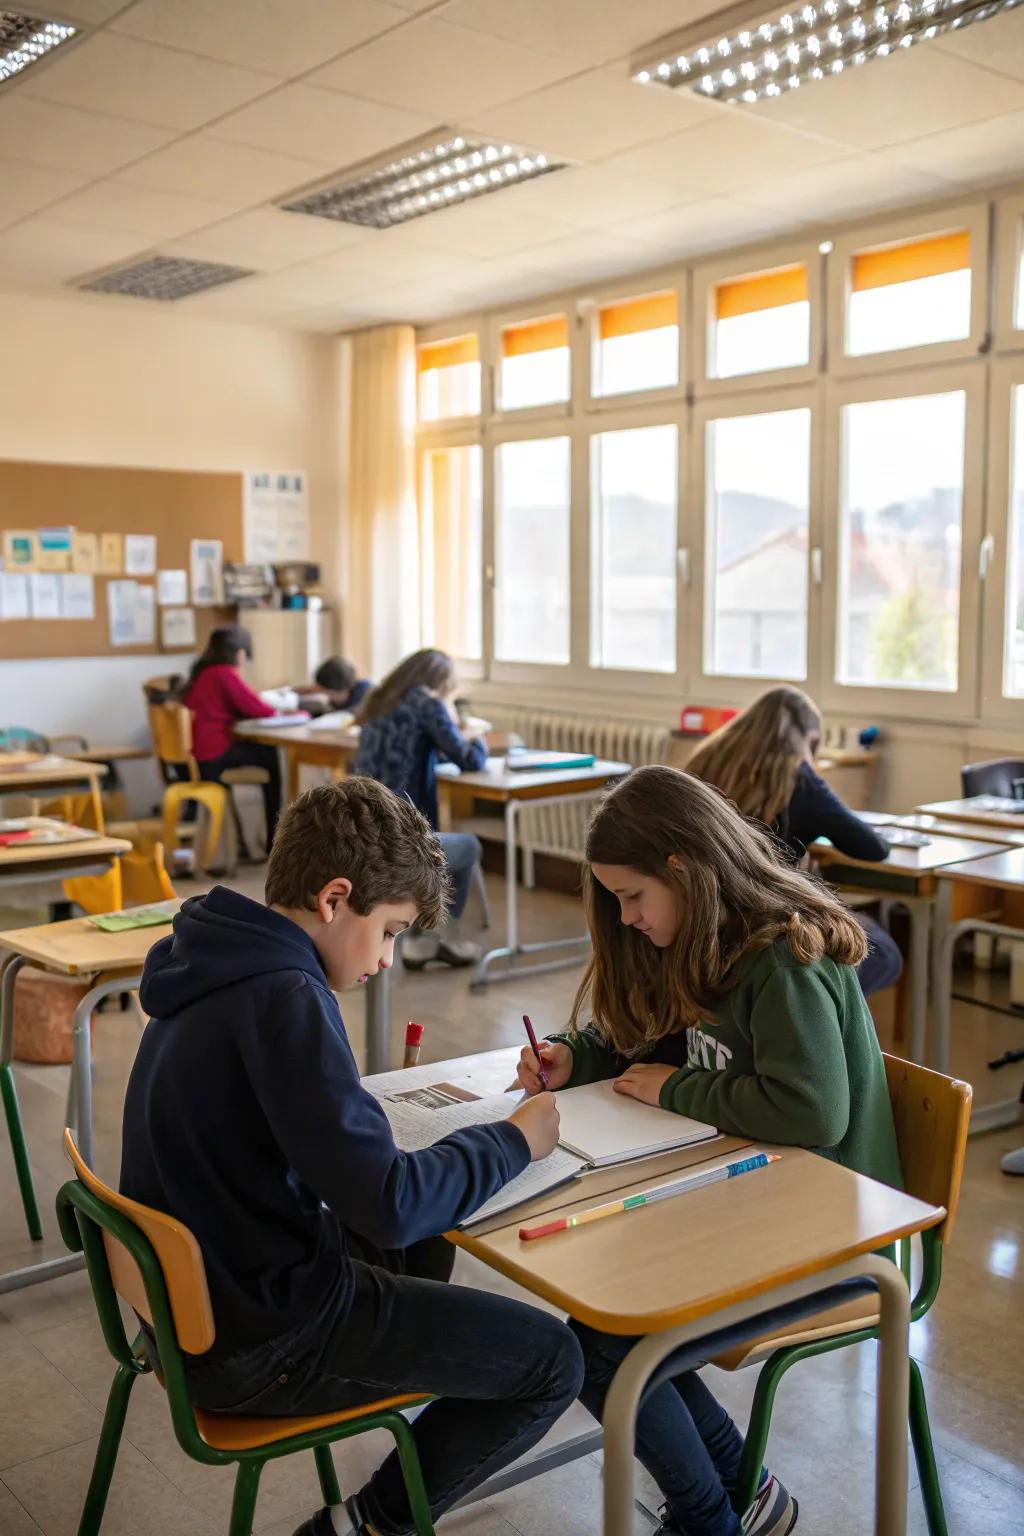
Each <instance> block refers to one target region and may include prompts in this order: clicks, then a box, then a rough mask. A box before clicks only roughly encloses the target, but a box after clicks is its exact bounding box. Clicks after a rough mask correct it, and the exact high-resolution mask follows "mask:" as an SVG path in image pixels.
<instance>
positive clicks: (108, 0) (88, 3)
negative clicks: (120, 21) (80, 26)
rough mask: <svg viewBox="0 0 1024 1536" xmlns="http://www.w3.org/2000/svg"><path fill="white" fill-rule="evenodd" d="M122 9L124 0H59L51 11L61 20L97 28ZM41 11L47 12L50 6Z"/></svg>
mask: <svg viewBox="0 0 1024 1536" xmlns="http://www.w3.org/2000/svg"><path fill="white" fill-rule="evenodd" d="M124 8H125V0H60V3H59V4H57V5H54V7H53V10H54V11H56V13H57V14H58V15H59V16H60V17H61V19H62V20H66V21H82V22H86V23H88V24H89V25H90V26H94V27H98V26H99V25H100V24H101V23H102V22H104V21H109V20H110V18H111V16H113V15H115V14H116V13H117V12H118V11H123V10H124ZM43 9H44V10H45V11H47V12H49V10H50V6H49V5H45V6H44V7H43Z"/></svg>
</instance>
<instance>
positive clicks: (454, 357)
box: [416, 333, 480, 373]
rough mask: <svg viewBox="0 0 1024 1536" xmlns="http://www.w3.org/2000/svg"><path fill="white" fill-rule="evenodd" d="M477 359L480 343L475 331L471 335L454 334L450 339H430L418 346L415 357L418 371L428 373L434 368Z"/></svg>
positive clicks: (454, 366)
mask: <svg viewBox="0 0 1024 1536" xmlns="http://www.w3.org/2000/svg"><path fill="white" fill-rule="evenodd" d="M479 361H480V343H479V340H478V338H477V336H476V334H475V333H474V334H473V335H471V336H455V337H453V338H452V340H451V341H432V342H430V343H428V345H427V346H425V347H420V349H419V352H418V354H417V359H416V362H417V367H418V368H419V371H420V373H429V372H431V370H432V369H434V368H456V367H457V366H458V365H459V363H478V362H479Z"/></svg>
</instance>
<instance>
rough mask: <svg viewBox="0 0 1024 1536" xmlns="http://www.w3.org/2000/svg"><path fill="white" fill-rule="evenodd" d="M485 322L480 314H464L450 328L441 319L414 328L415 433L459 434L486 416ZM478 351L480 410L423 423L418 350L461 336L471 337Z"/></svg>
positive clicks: (450, 323)
mask: <svg viewBox="0 0 1024 1536" xmlns="http://www.w3.org/2000/svg"><path fill="white" fill-rule="evenodd" d="M485 328H486V321H485V318H484V316H483V315H464V316H462V317H461V318H460V319H459V320H458V322H457V323H456V324H455V325H453V324H452V322H451V321H450V320H441V321H439V322H438V323H437V324H436V325H426V326H423V327H422V329H421V328H420V327H417V328H416V433H417V437H418V436H419V435H420V434H423V435H424V436H425V435H426V434H427V433H430V432H448V431H459V430H461V429H462V428H463V427H465V426H467V425H473V426H477V425H478V424H479V422H480V421H482V419H483V418H484V417H485V416H486V415H487V354H486V350H485ZM474 333H475V335H476V339H477V347H478V349H479V352H480V363H479V367H480V409H479V411H468V412H467V413H466V414H465V415H462V416H438V417H436V418H434V419H433V420H432V421H424V420H423V419H422V418H421V416H420V349H421V348H422V347H431V346H436V344H437V343H438V342H439V341H457V340H458V339H459V338H460V337H461V336H469V335H472V334H474Z"/></svg>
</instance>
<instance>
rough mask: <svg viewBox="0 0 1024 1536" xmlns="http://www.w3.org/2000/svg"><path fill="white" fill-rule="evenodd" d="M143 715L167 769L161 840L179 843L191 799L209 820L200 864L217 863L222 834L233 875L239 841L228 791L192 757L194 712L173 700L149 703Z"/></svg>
mask: <svg viewBox="0 0 1024 1536" xmlns="http://www.w3.org/2000/svg"><path fill="white" fill-rule="evenodd" d="M146 714H147V717H148V719H149V730H150V735H151V736H152V738H153V751H154V753H155V754H156V757H157V759H158V761H159V762H160V764H161V765H162V767H163V769H164V770H165V771H164V778H165V780H166V787H165V789H164V795H163V805H162V809H163V821H162V839H161V840H162V842H163V845H164V847H165V848H176V847H178V844H179V840H180V830H179V827H180V813H181V808H182V806H183V805H186V804H188V803H190V802H191V803H193V804H196V805H198V806H200V807H201V808H202V809H203V810H204V811H205V812H206V816H207V821H208V827H207V834H206V844H205V850H204V853H203V856H202V858H201V859H200V861H199V862H200V863H201V864H202V867H203V868H204V869H209V868H211V867H212V866H213V865H214V864H215V863H216V858H217V848H218V847H219V845H220V841H221V838H222V837H223V838H224V848H225V864H226V867H227V870H228V873H229V874H233V873H234V871H235V868H236V866H237V863H238V840H237V829H236V825H235V819H234V807H233V804H232V800H231V790H230V789H229V788H228V786H227V785H226V784H219V783H212V782H210V781H209V780H205V779H201V778H200V777H199V767H198V765H197V763H196V760H195V758H194V757H193V756H192V716H191V715H190V714H189V712H188V710H187V709H186V708H185V706H184V704H179V703H177V702H176V701H175V700H173V699H168V700H166V701H165V702H164V703H162V704H153V703H150V702H148V701H147V704H146ZM181 772H185V773H187V777H186V778H179V777H178V776H177V775H178V774H179V773H181Z"/></svg>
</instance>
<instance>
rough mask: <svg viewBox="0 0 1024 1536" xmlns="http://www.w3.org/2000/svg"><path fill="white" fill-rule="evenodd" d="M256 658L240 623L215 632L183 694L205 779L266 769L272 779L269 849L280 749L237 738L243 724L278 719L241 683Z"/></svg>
mask: <svg viewBox="0 0 1024 1536" xmlns="http://www.w3.org/2000/svg"><path fill="white" fill-rule="evenodd" d="M247 656H248V657H249V659H250V660H251V659H252V637H251V635H250V634H249V631H248V630H247V629H244V628H243V627H242V625H241V624H227V625H225V626H224V627H223V628H221V629H215V630H214V631H213V633H212V634H211V635H210V638H209V640H208V641H207V642H206V649H205V650H204V651H203V653H202V655H201V656H199V657H198V659H197V660H196V662H195V663H194V665H193V667H192V670H191V672H190V673H189V675H188V679H187V681H186V683H185V686H184V688H183V690H182V695H181V697H182V703H184V704H185V705H186V706H187V707H188V710H189V712H190V714H191V716H192V756H193V757H194V758H195V760H196V764H197V765H198V768H199V777H200V778H202V779H213V780H218V779H220V777H221V775H222V774H223V773H224V771H225V769H228V768H262V769H263V770H264V771H265V773H266V774H267V775H268V777H267V780H266V782H265V783H264V784H262V785H261V786H260V787H261V789H262V791H263V815H264V820H265V822H266V834H267V849H268V851H269V849H270V845H271V843H272V842H273V841H274V831H275V829H276V827H277V818H278V815H279V814H280V810H281V768H280V764H279V763H278V760H277V749H276V748H275V747H269V746H267V745H266V744H265V743H263V742H258V741H242V740H241V739H240V738H239V737H237V736H236V735H235V734H234V726H235V724H236V722H237V721H239V720H266V719H269V718H270V717H271V716H272V715H276V714H277V710H276V709H274V708H273V706H272V705H270V704H266V703H264V701H263V700H262V699H261V698H260V696H259V694H258V693H254V692H253V690H252V689H251V688H250V687H249V685H248V683H246V682H245V681H244V679H243V678H242V672H241V667H242V662H243V660H244V659H245V657H247Z"/></svg>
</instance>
